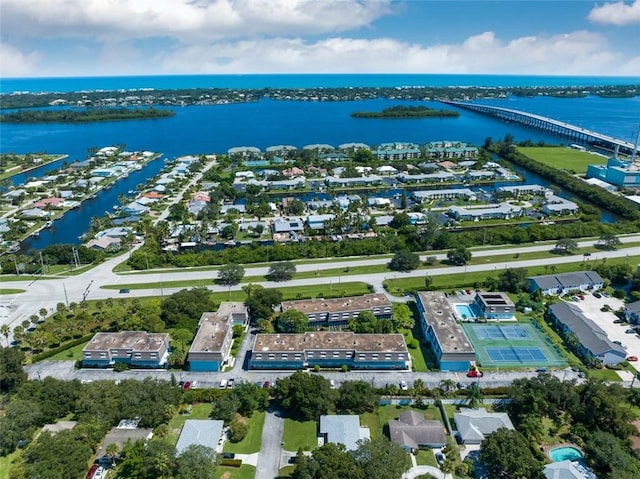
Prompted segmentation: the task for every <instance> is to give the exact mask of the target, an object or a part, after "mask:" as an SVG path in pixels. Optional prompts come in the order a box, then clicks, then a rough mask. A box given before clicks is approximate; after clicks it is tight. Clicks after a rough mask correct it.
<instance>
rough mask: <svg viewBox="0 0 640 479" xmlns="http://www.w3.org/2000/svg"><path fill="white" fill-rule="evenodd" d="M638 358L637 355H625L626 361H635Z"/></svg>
mask: <svg viewBox="0 0 640 479" xmlns="http://www.w3.org/2000/svg"><path fill="white" fill-rule="evenodd" d="M637 360H638V356H627V361H631V362H632V363H633V362H636V361H637Z"/></svg>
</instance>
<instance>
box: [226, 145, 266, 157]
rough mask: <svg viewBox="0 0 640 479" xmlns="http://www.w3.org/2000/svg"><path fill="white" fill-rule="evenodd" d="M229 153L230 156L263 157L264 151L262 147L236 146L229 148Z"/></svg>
mask: <svg viewBox="0 0 640 479" xmlns="http://www.w3.org/2000/svg"><path fill="white" fill-rule="evenodd" d="M227 154H228V155H229V156H233V155H240V156H242V157H245V158H246V157H249V156H250V157H262V152H261V151H260V148H256V147H255V146H236V147H234V148H229V149H228V150H227Z"/></svg>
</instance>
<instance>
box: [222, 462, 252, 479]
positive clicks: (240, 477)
mask: <svg viewBox="0 0 640 479" xmlns="http://www.w3.org/2000/svg"><path fill="white" fill-rule="evenodd" d="M254 477H256V468H255V467H254V466H251V465H249V464H243V465H242V466H240V467H224V466H218V467H216V479H253V478H254Z"/></svg>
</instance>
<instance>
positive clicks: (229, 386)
mask: <svg viewBox="0 0 640 479" xmlns="http://www.w3.org/2000/svg"><path fill="white" fill-rule="evenodd" d="M235 382H236V380H235V379H234V378H231V379H229V381H227V388H228V389H231V388H232V387H233V385H234V383H235Z"/></svg>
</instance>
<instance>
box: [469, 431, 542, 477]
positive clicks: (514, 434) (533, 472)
mask: <svg viewBox="0 0 640 479" xmlns="http://www.w3.org/2000/svg"><path fill="white" fill-rule="evenodd" d="M480 461H482V463H483V464H484V466H485V467H486V470H487V474H488V478H489V479H537V478H540V477H542V464H541V463H540V461H538V459H536V457H535V456H534V455H533V451H532V450H531V445H530V443H529V441H527V439H526V438H525V437H524V436H523V435H522V434H521V433H519V432H518V431H512V430H509V429H506V428H500V429H498V430H497V431H495V432H493V433H491V434H489V435H488V436H487V437H486V438H485V439H484V440H483V441H482V444H481V445H480Z"/></svg>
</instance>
